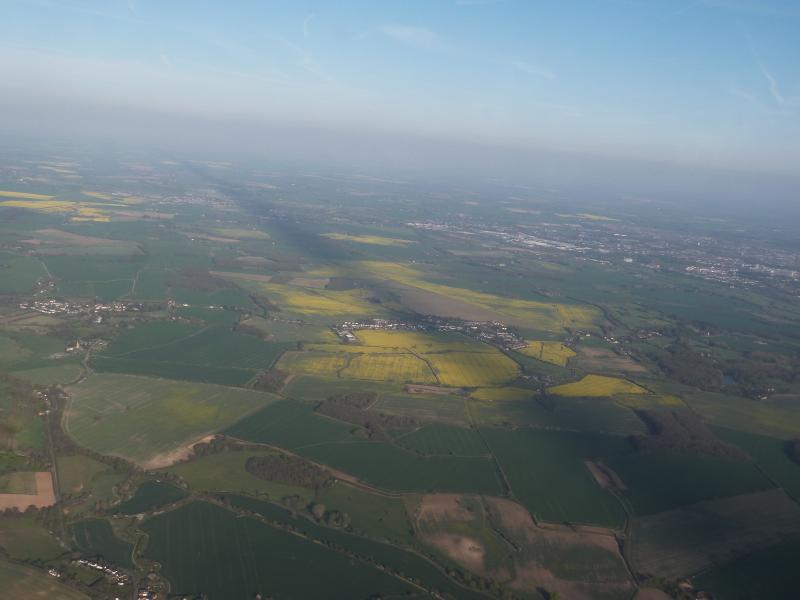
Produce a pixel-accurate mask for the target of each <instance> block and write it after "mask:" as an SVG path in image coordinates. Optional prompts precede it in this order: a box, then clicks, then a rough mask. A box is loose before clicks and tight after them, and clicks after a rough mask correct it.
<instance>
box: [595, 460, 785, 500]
mask: <svg viewBox="0 0 800 600" xmlns="http://www.w3.org/2000/svg"><path fill="white" fill-rule="evenodd" d="M607 463H608V465H609V466H610V467H611V468H612V469H613V470H614V472H615V473H616V474H617V475H619V476H620V477H621V478H622V481H623V482H624V484H625V487H626V488H627V489H626V490H624V492H622V494H623V495H624V497H625V499H626V501H627V502H628V503H629V504H630V506H631V507H632V509H633V512H634V513H635V514H637V515H645V514H653V513H657V512H661V511H665V510H669V509H673V508H677V507H680V506H686V505H689V504H694V503H696V502H699V501H701V500H709V499H712V498H724V497H726V496H736V495H739V494H746V493H749V492H756V491H760V490H767V489H770V488H771V487H773V485H772V483H771V482H770V481H769V480H768V479H767V478H766V477H764V476H763V475H762V474H761V472H760V471H758V469H756V467H755V466H754V465H753V464H752V463H750V462H746V461H741V460H732V459H728V458H719V457H714V456H694V455H689V454H678V453H672V452H652V453H647V454H638V453H631V454H628V455H625V456H615V457H611V458H610V459H609V460H608V461H607Z"/></svg>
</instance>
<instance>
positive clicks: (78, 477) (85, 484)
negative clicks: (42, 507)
mask: <svg viewBox="0 0 800 600" xmlns="http://www.w3.org/2000/svg"><path fill="white" fill-rule="evenodd" d="M56 462H57V464H58V484H59V486H60V488H61V493H62V494H69V495H77V494H82V493H85V492H87V491H89V490H90V489H91V488H92V481H93V480H94V479H95V477H97V476H98V475H100V474H101V473H104V472H106V471H109V470H110V467H109V466H108V465H106V464H105V463H101V462H100V461H98V460H95V459H93V458H90V457H88V456H84V455H82V454H76V455H74V456H59V457H58V458H57V459H56Z"/></svg>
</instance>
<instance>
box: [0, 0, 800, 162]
mask: <svg viewBox="0 0 800 600" xmlns="http://www.w3.org/2000/svg"><path fill="white" fill-rule="evenodd" d="M0 4H2V8H1V9H0V109H1V110H2V117H0V124H5V125H8V124H9V123H12V122H13V123H15V124H16V125H17V126H27V125H30V126H31V127H32V128H35V127H36V126H37V125H38V124H41V123H43V122H45V121H46V120H47V119H46V117H47V116H48V115H49V116H50V117H54V116H57V117H58V118H64V119H69V115H70V110H73V109H75V108H82V109H83V110H84V112H87V111H88V112H89V113H91V112H92V111H94V110H97V111H98V114H100V113H101V112H102V111H109V110H111V111H113V110H117V109H119V110H125V111H130V110H134V111H146V112H155V113H162V114H166V115H171V114H178V113H179V114H182V115H189V116H195V117H201V118H203V119H209V120H226V119H230V118H235V119H236V120H237V121H240V122H244V123H249V122H252V123H260V122H264V123H275V122H280V123H282V124H284V125H291V124H296V125H297V126H302V127H306V128H308V127H311V128H322V129H325V130H328V131H349V132H359V133H365V134H368V135H383V136H385V139H386V140H387V141H389V142H390V140H391V139H392V137H391V136H392V135H393V134H395V133H401V134H403V135H406V136H407V135H412V136H413V135H419V136H424V137H428V138H430V137H434V138H437V139H444V140H451V141H465V142H469V141H474V142H479V143H482V144H492V145H498V146H510V147H531V148H537V149H545V150H547V149H553V150H568V151H578V152H584V153H589V154H596V155H601V156H610V157H623V158H624V157H642V158H646V159H651V158H652V159H657V160H660V159H667V160H671V161H672V160H674V161H679V162H688V163H690V164H696V165H712V166H724V167H732V168H740V167H743V166H746V167H748V168H750V167H752V168H754V169H758V170H767V171H773V170H774V171H783V172H786V171H789V170H791V169H792V168H796V167H797V164H798V159H800V34H798V32H799V31H800V1H798V0H784V1H780V0H592V1H577V0H576V1H571V0H517V1H515V0H419V1H415V0H396V1H392V2H389V1H381V0H363V1H350V2H348V1H345V0H340V1H330V2H302V1H284V2H277V1H267V0H263V1H260V0H259V1H256V0H251V1H243V0H240V1H236V0H226V1H225V2H222V1H203V0H187V1H180V0H127V1H116V0H94V1H93V0H2V1H1V2H0ZM125 114H128V113H125Z"/></svg>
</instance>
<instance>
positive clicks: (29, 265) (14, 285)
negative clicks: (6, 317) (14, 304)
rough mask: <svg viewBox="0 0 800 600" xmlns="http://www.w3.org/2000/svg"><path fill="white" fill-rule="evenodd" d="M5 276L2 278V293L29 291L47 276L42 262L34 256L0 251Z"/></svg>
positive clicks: (0, 279) (0, 282)
mask: <svg viewBox="0 0 800 600" xmlns="http://www.w3.org/2000/svg"><path fill="white" fill-rule="evenodd" d="M0 265H2V271H3V277H2V278H0V294H15V293H23V292H27V291H28V290H30V289H31V288H33V286H34V285H36V282H37V281H38V280H39V279H40V278H44V277H46V276H47V272H46V271H45V270H44V267H43V266H42V263H41V262H39V260H38V259H36V258H33V257H32V256H24V255H19V254H11V253H9V252H0Z"/></svg>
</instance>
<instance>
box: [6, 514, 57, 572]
mask: <svg viewBox="0 0 800 600" xmlns="http://www.w3.org/2000/svg"><path fill="white" fill-rule="evenodd" d="M0 547H2V548H3V550H5V551H6V552H7V553H8V556H9V557H10V558H13V559H15V560H26V561H27V560H39V561H43V562H44V561H48V560H52V559H54V558H56V557H57V556H60V555H62V554H64V552H65V549H64V548H63V547H62V546H61V545H60V544H59V543H58V542H57V541H56V539H55V538H54V537H53V536H51V535H50V534H49V533H48V531H47V529H45V527H44V526H43V525H42V524H41V523H38V522H37V520H36V519H35V518H34V517H31V516H21V515H17V516H0Z"/></svg>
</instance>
